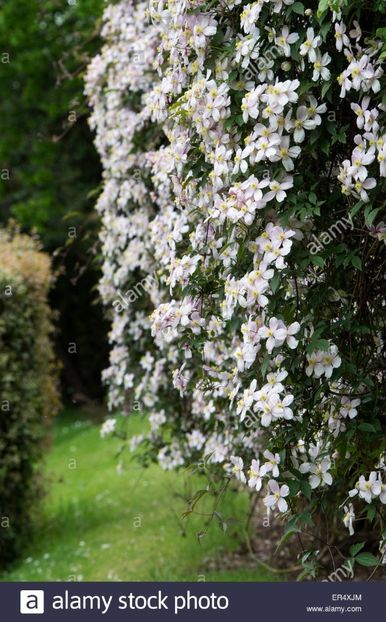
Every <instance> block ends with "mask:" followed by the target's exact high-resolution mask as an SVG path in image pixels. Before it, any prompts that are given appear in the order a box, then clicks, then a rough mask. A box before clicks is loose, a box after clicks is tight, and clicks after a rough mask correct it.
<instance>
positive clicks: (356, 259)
mask: <svg viewBox="0 0 386 622" xmlns="http://www.w3.org/2000/svg"><path fill="white" fill-rule="evenodd" d="M351 263H352V265H353V266H354V268H358V270H362V261H361V260H360V258H359V257H358V256H357V255H354V257H351Z"/></svg>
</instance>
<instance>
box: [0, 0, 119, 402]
mask: <svg viewBox="0 0 386 622" xmlns="http://www.w3.org/2000/svg"><path fill="white" fill-rule="evenodd" d="M102 8H103V1H102V0H46V1H45V2H44V5H43V6H42V4H41V3H40V2H38V1H37V0H17V2H15V0H9V1H5V2H4V1H2V2H0V93H1V94H0V126H1V129H0V169H1V180H0V224H2V225H5V224H6V223H7V221H8V220H9V219H14V220H16V221H17V223H19V224H20V227H21V229H22V231H25V232H29V233H32V232H36V233H37V235H38V236H39V238H40V240H41V242H42V245H43V247H44V249H45V250H46V251H47V252H48V253H49V254H50V255H51V256H52V259H53V265H54V269H55V272H56V274H57V278H56V282H55V285H54V286H53V289H52V292H51V302H52V306H53V308H54V310H55V312H56V327H57V334H56V350H57V354H58V357H59V359H60V363H61V367H62V370H61V382H62V393H63V400H64V402H65V403H72V404H74V403H75V404H85V403H88V402H90V401H95V400H100V399H102V398H103V388H102V386H101V382H100V373H101V370H102V369H103V368H104V367H105V366H106V365H107V355H108V349H107V343H106V333H107V330H108V326H107V323H106V322H105V321H104V319H103V312H102V307H101V304H100V301H99V299H98V292H97V288H96V285H97V282H98V279H99V267H98V252H99V250H98V227H99V222H98V218H97V214H96V212H95V211H94V205H95V200H96V196H97V194H98V190H99V185H100V178H101V168H100V164H99V159H98V156H97V154H96V151H95V149H94V146H93V137H92V135H91V132H90V130H89V128H88V125H87V115H88V108H87V105H86V101H85V98H84V95H83V73H84V71H85V69H86V67H87V64H88V62H89V60H90V58H92V56H93V55H94V54H95V53H96V52H97V51H98V48H99V46H100V40H99V36H98V32H99V29H100V17H101V13H102Z"/></svg>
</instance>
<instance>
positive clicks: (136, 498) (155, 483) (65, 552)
mask: <svg viewBox="0 0 386 622" xmlns="http://www.w3.org/2000/svg"><path fill="white" fill-rule="evenodd" d="M77 417H78V418H79V417H81V415H80V414H79V413H77ZM142 427H143V423H142V422H141V420H140V419H139V418H138V417H137V418H135V417H133V418H132V419H131V421H130V429H131V432H132V433H137V432H138V431H140V430H141V428H142ZM116 448H117V441H112V440H111V439H106V440H103V441H101V439H100V436H99V428H98V427H97V426H95V425H92V424H91V423H89V422H87V421H86V420H85V419H84V417H83V419H79V420H78V421H75V422H74V413H71V414H70V416H69V413H67V416H62V417H61V418H60V419H59V421H58V423H57V427H56V434H55V439H54V444H53V447H52V449H51V451H50V453H49V454H48V457H47V460H46V467H45V469H46V477H47V481H48V494H47V497H46V499H45V501H44V505H43V511H42V516H41V518H40V520H39V524H38V525H37V533H36V537H35V538H34V539H33V541H32V542H31V544H30V547H29V550H26V551H25V556H24V558H23V559H22V560H21V562H20V563H19V564H18V565H16V566H15V567H14V568H13V569H11V570H10V571H9V572H8V574H3V575H2V577H1V580H3V581H4V580H7V581H55V580H60V581H71V580H79V581H108V580H112V581H119V580H123V581H204V580H205V581H211V580H212V581H216V580H219V581H220V580H221V581H264V580H265V581H271V580H275V578H274V577H272V576H270V575H269V574H267V573H266V572H264V571H261V570H256V571H251V570H247V569H240V570H234V571H226V570H224V571H221V570H220V571H218V572H213V571H212V572H208V571H207V568H208V560H210V559H215V558H221V557H222V556H223V554H224V552H225V551H229V550H232V549H236V548H237V547H238V546H239V541H240V540H239V538H240V535H239V534H240V531H241V528H240V526H241V522H240V523H237V521H236V523H234V524H233V526H232V527H231V528H230V529H229V530H228V531H227V532H226V533H225V534H224V533H223V532H222V530H221V529H220V528H219V526H218V524H217V523H216V524H213V525H212V526H211V527H210V530H209V533H208V535H207V536H205V537H204V538H203V539H202V540H201V543H199V542H198V540H197V532H198V531H199V530H200V529H201V528H202V520H203V519H202V518H200V517H197V516H196V517H189V520H188V521H186V520H183V521H181V512H182V510H183V509H184V507H185V505H184V503H183V501H182V500H181V496H180V494H179V493H182V492H184V491H186V486H188V487H189V486H191V487H192V490H194V489H195V488H194V485H197V484H198V482H192V476H191V475H190V476H188V475H187V474H185V475H184V474H179V475H177V474H176V473H165V472H164V471H162V470H161V469H160V468H159V467H158V466H152V467H150V468H149V469H143V468H141V467H140V466H139V465H138V464H136V463H135V462H130V463H129V465H128V467H127V468H126V469H125V471H124V473H123V474H122V475H120V476H118V475H117V471H116V459H115V451H116ZM198 487H199V486H198V485H197V488H198ZM245 508H246V498H245V497H244V496H243V495H240V494H237V495H234V494H230V496H229V498H228V499H227V500H226V501H225V507H223V508H222V512H223V513H224V515H226V516H230V515H231V516H233V517H235V518H236V519H237V518H238V517H239V518H241V516H242V514H243V511H245ZM212 567H213V566H212Z"/></svg>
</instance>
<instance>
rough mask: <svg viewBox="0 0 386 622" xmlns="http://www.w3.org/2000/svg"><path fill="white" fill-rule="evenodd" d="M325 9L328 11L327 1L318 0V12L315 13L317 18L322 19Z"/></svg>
mask: <svg viewBox="0 0 386 622" xmlns="http://www.w3.org/2000/svg"><path fill="white" fill-rule="evenodd" d="M327 9H328V0H319V5H318V12H317V16H318V18H320V17H322V15H323V13H325V12H326V11H327Z"/></svg>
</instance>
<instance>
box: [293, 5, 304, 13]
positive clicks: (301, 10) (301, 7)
mask: <svg viewBox="0 0 386 622" xmlns="http://www.w3.org/2000/svg"><path fill="white" fill-rule="evenodd" d="M291 8H292V11H293V12H294V13H297V14H298V15H304V5H303V4H302V3H301V2H295V4H293V5H292V7H291Z"/></svg>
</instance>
